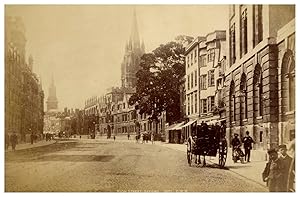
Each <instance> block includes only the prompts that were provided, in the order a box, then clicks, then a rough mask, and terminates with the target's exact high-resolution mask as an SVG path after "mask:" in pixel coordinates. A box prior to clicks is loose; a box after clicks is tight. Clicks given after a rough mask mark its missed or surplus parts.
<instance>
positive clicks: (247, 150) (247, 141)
mask: <svg viewBox="0 0 300 197" xmlns="http://www.w3.org/2000/svg"><path fill="white" fill-rule="evenodd" d="M253 142H254V141H253V139H252V137H250V136H249V131H246V136H245V137H244V138H243V143H244V148H245V161H247V162H250V152H251V149H252V143H253Z"/></svg>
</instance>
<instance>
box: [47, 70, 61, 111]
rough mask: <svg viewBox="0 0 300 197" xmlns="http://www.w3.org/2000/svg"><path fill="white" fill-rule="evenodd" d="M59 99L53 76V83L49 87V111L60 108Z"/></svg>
mask: <svg viewBox="0 0 300 197" xmlns="http://www.w3.org/2000/svg"><path fill="white" fill-rule="evenodd" d="M57 105H58V101H57V98H56V87H55V85H54V79H53V76H52V81H51V85H50V87H49V95H48V99H47V111H49V110H53V109H55V110H57V108H58V106H57Z"/></svg>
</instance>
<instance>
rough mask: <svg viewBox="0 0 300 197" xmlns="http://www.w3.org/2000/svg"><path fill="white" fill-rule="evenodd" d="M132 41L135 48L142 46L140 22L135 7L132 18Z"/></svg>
mask: <svg viewBox="0 0 300 197" xmlns="http://www.w3.org/2000/svg"><path fill="white" fill-rule="evenodd" d="M130 42H131V45H132V47H133V49H137V48H139V47H140V36H139V32H138V24H137V18H136V11H135V9H134V10H133V20H132V28H131V35H130Z"/></svg>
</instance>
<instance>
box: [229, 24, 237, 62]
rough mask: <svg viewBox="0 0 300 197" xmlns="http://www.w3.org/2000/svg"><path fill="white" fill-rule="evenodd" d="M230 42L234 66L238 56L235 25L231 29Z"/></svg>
mask: <svg viewBox="0 0 300 197" xmlns="http://www.w3.org/2000/svg"><path fill="white" fill-rule="evenodd" d="M229 42H230V46H229V47H230V65H232V64H234V63H235V61H236V54H235V23H233V25H232V26H231V27H230V35H229Z"/></svg>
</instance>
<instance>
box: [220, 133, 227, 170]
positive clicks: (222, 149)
mask: <svg viewBox="0 0 300 197" xmlns="http://www.w3.org/2000/svg"><path fill="white" fill-rule="evenodd" d="M227 152H228V147H227V141H226V139H223V140H221V142H220V146H219V166H220V168H224V166H225V163H226V159H227Z"/></svg>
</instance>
